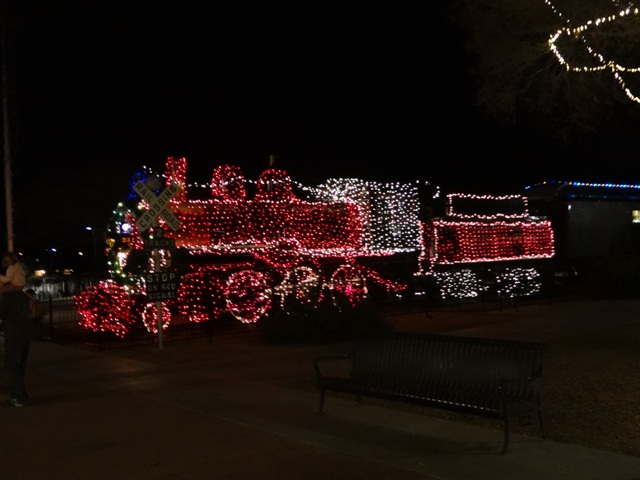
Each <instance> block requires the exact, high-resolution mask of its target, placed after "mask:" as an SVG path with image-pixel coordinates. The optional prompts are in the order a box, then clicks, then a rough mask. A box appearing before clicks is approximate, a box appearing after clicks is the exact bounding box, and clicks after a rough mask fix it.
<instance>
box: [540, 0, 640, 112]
mask: <svg viewBox="0 0 640 480" xmlns="http://www.w3.org/2000/svg"><path fill="white" fill-rule="evenodd" d="M545 3H546V4H547V5H549V6H550V7H551V9H552V10H553V11H554V12H555V13H556V14H557V15H558V16H559V17H560V18H561V19H563V20H564V21H565V23H566V26H564V27H562V28H561V29H559V30H558V31H556V32H555V33H554V34H553V35H551V37H550V38H549V40H548V44H549V49H550V50H551V52H553V54H554V55H555V57H556V58H557V60H558V62H560V64H561V65H563V66H564V67H565V68H566V69H567V70H569V71H573V72H599V71H605V70H609V71H610V72H611V74H612V75H613V77H614V78H615V79H616V81H617V82H618V84H619V85H620V87H621V88H622V90H623V91H624V92H625V94H626V95H627V97H629V98H630V99H631V100H632V101H634V102H637V103H640V97H638V96H637V95H636V94H634V93H633V92H632V91H631V89H630V88H629V87H628V86H627V82H626V81H625V78H624V75H626V74H632V73H638V72H640V67H631V66H627V65H623V64H621V62H619V61H617V60H615V59H613V58H612V57H611V56H610V55H609V54H607V53H605V52H602V51H599V50H598V48H597V47H594V46H593V43H594V42H590V41H589V37H590V34H591V32H594V31H598V33H602V31H603V30H605V28H607V27H609V26H611V25H612V24H614V23H615V24H616V26H617V27H620V26H622V28H624V27H625V25H627V24H630V23H631V22H630V20H631V19H632V18H633V17H636V16H637V15H638V13H639V12H640V10H638V8H637V7H635V6H633V4H631V3H630V4H629V6H628V7H626V8H624V9H620V10H618V11H617V12H616V13H612V14H611V15H607V16H604V17H597V18H593V19H591V20H588V21H587V22H585V23H583V24H582V25H579V26H577V27H574V26H572V25H571V19H568V18H564V16H563V14H562V12H561V11H560V10H559V9H558V8H557V7H556V6H555V5H554V4H553V3H552V2H551V1H550V0H545ZM613 4H614V6H615V7H616V8H620V7H619V6H618V2H617V1H614V2H613ZM594 33H595V32H594ZM617 37H618V38H620V34H617ZM629 37H630V39H631V41H633V42H635V38H636V35H635V33H634V31H630V32H629ZM559 44H562V46H563V47H564V48H565V50H566V49H570V50H571V52H570V53H569V52H566V51H565V54H564V55H563V54H562V53H561V50H562V48H563V47H560V46H559ZM569 55H571V56H572V58H576V62H578V61H579V62H580V63H572V61H570V60H567V57H568V56H569ZM577 59H580V60H577Z"/></svg>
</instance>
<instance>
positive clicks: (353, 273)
mask: <svg viewBox="0 0 640 480" xmlns="http://www.w3.org/2000/svg"><path fill="white" fill-rule="evenodd" d="M329 286H330V289H331V300H332V301H333V305H334V306H336V307H338V308H347V307H351V308H352V307H355V306H356V305H358V304H360V303H361V302H362V301H363V300H364V299H365V297H366V296H367V283H366V281H365V278H364V276H363V275H362V274H361V273H360V271H359V270H358V268H357V267H355V266H353V265H342V266H340V267H338V268H337V269H336V271H335V272H333V275H331V282H330V285H329Z"/></svg>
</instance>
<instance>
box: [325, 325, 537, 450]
mask: <svg viewBox="0 0 640 480" xmlns="http://www.w3.org/2000/svg"><path fill="white" fill-rule="evenodd" d="M545 350H546V346H545V345H544V344H541V343H533V342H521V341H510V340H498V339H486V338H475V337H462V336H452V335H439V334H415V333H405V332H375V333H374V332H371V333H369V334H367V335H364V336H362V338H360V339H359V340H358V341H357V342H356V345H355V347H354V348H353V350H352V351H351V352H350V354H348V355H339V356H337V355H336V356H319V357H316V358H315V361H314V368H315V371H316V375H317V386H318V389H319V392H320V406H319V412H320V413H322V412H323V408H324V399H325V391H327V390H328V391H333V392H346V393H352V394H355V395H356V396H357V399H358V402H360V401H361V397H362V396H368V397H375V398H380V399H386V400H395V401H399V402H407V403H413V404H417V405H422V406H427V407H433V408H438V409H443V410H450V411H456V412H462V413H468V414H475V415H478V416H482V417H487V418H493V419H500V420H502V421H503V422H504V438H503V445H502V453H505V452H507V451H508V448H509V433H510V426H511V422H512V419H514V418H519V419H520V420H528V421H529V422H530V421H531V420H532V419H534V418H535V419H537V421H538V422H539V425H540V431H541V436H542V438H545V431H544V422H543V417H542V408H541V403H540V389H541V381H542V366H543V356H544V352H545Z"/></svg>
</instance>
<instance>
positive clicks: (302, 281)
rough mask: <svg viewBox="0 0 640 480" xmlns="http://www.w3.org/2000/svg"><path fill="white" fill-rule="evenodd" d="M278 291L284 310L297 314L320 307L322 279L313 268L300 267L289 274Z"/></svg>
mask: <svg viewBox="0 0 640 480" xmlns="http://www.w3.org/2000/svg"><path fill="white" fill-rule="evenodd" d="M278 290H279V292H278V293H280V295H281V298H282V307H283V309H284V310H285V311H286V312H289V313H296V312H299V311H301V310H306V309H310V308H315V307H317V306H318V304H319V303H320V301H321V300H322V279H321V278H320V275H319V274H318V273H317V272H316V271H315V270H314V269H313V268H312V267H309V266H306V265H299V266H297V267H294V268H293V269H292V270H289V271H288V272H287V274H286V275H285V278H284V280H283V281H282V283H281V284H280V285H279V286H278Z"/></svg>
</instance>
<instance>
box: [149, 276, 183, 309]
mask: <svg viewBox="0 0 640 480" xmlns="http://www.w3.org/2000/svg"><path fill="white" fill-rule="evenodd" d="M145 280H146V282H147V300H148V301H150V302H162V301H164V300H172V299H175V298H176V294H177V292H178V283H179V282H178V274H177V273H175V272H155V273H148V274H146V275H145Z"/></svg>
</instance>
